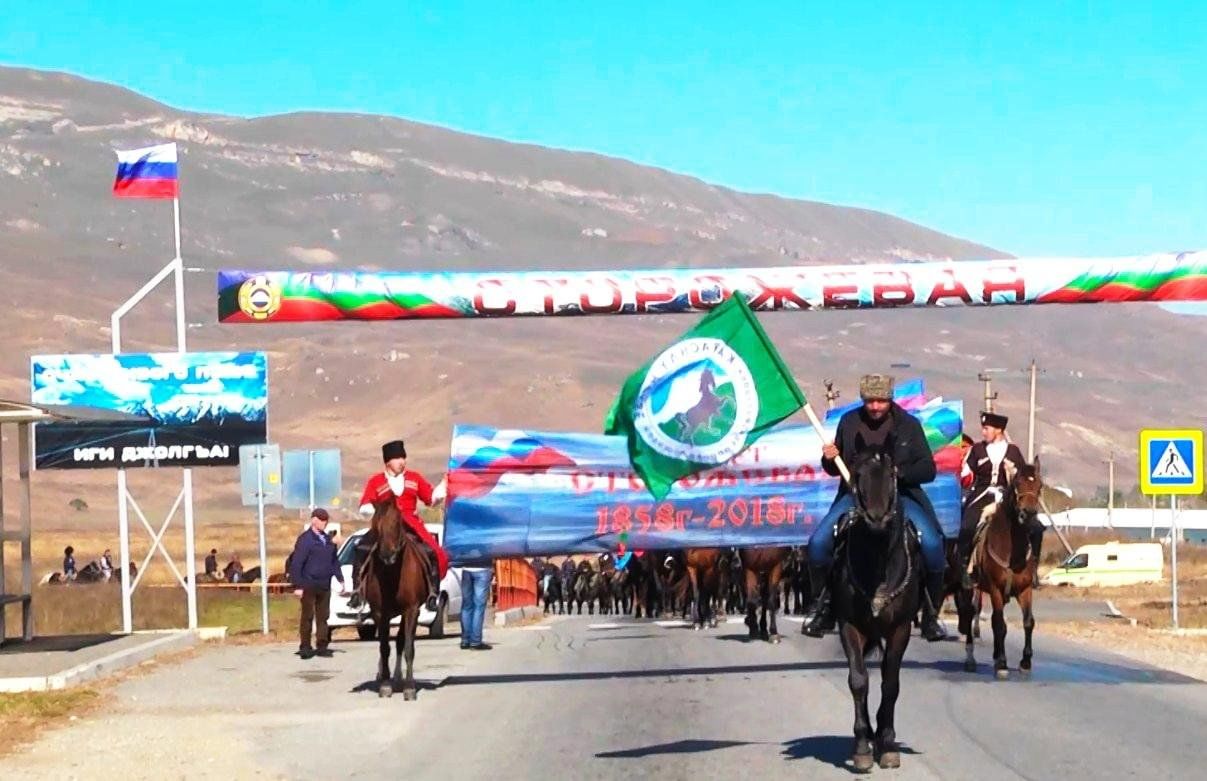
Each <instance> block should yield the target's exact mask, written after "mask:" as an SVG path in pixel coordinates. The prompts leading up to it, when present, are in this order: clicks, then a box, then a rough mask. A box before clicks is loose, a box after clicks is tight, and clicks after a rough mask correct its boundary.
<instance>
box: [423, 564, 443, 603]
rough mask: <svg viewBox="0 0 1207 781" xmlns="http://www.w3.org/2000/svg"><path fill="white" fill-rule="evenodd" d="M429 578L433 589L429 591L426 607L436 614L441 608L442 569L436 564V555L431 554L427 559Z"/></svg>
mask: <svg viewBox="0 0 1207 781" xmlns="http://www.w3.org/2000/svg"><path fill="white" fill-rule="evenodd" d="M427 577H428V584H429V585H430V586H431V588H430V589H428V592H427V604H426V605H424V607H426V608H427V609H428V610H430V611H431V612H433V613H435V612H436V611H437V610H438V609H439V608H440V569H439V567H438V566H437V564H436V555H435V554H429V555H428V557H427Z"/></svg>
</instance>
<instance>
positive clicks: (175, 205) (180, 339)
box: [172, 195, 268, 629]
mask: <svg viewBox="0 0 1207 781" xmlns="http://www.w3.org/2000/svg"><path fill="white" fill-rule="evenodd" d="M172 228H173V233H174V236H175V239H176V257H175V259H174V260H173V261H172V262H173V263H174V264H175V268H174V269H173V274H174V278H175V283H176V350H177V351H178V352H180V353H184V352H186V346H185V316H184V259H183V258H182V257H181V256H180V196H179V195H178V196H177V197H175V198H173V199H172ZM183 483H184V486H183V487H184V568H185V578H186V579H187V581H188V587H187V588H186V589H185V594H186V595H187V596H186V599H187V603H188V620H189V629H196V628H197V560H196V559H197V555H196V554H197V552H196V549H195V547H196V543H195V541H194V540H193V533H194V529H193V470H192V469H189V468H188V467H185V468H184V476H183ZM267 572H268V570H267V568H264V570H263V574H262V575H261V577H265V578H266V577H267Z"/></svg>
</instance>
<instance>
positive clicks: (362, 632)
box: [327, 523, 461, 640]
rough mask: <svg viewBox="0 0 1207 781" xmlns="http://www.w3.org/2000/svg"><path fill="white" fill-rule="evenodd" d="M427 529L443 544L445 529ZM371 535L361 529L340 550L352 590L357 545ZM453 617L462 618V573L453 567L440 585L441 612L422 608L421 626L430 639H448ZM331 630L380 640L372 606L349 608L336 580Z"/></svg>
mask: <svg viewBox="0 0 1207 781" xmlns="http://www.w3.org/2000/svg"><path fill="white" fill-rule="evenodd" d="M424 526H425V527H426V528H427V530H428V531H429V532H431V533H432V536H433V537H435V538H436V542H437V543H439V542H440V533H441V532H442V531H443V530H444V529H443V528H442V527H441V526H439V525H435V524H430V523H428V524H424ZM368 531H369V530H368V529H357V530H356V531H355V532H353V533H352V534H351V536H349V537H348V539H346V540H345V541H344V544H343V545H342V546H340V549H339V565H340V570H342V572H343V575H344V582H345V583H347V584H348V588H351V587H352V562H353V552H354V551H355V549H356V543H357V542H359V541H360V538H361V537H363V536H364V535H365V534H367V533H368ZM450 614H451V615H454V616H459V615H460V614H461V569H460V568H453V567H449V569H448V572H447V573H445V575H444V580H442V581H440V608H439V610H437V611H436V612H435V613H433V612H432V611H430V610H428V609H427V608H426V607H421V608H419V625H420V626H425V627H427V630H428V635H429V636H430V637H444V622H445V620H447V618H448V616H449V615H450ZM399 621H400V618H399V617H397V616H395V617H394V620H392V621H391V622H390V624H391V625H393V626H397V625H398V623H399ZM327 626H329V627H330V628H331V629H332V630H334V629H335V628H336V627H341V626H354V627H356V632H357V634H358V635H359V636H360V639H361V640H372V639H374V638H376V637H377V628H376V627H375V626H373V618H372V616H371V615H370V614H369V606H368V605H367V604H362V605H361V606H360V609H359V610H356V609H353V608H350V607H348V597H345V596H342V595H341V594H340V586H339V581H338V580H335V579H334V578H333V579H332V581H331V615H330V616H329V617H328V619H327Z"/></svg>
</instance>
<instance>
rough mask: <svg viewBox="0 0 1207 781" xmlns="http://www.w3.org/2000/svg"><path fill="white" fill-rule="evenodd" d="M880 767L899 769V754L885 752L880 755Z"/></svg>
mask: <svg viewBox="0 0 1207 781" xmlns="http://www.w3.org/2000/svg"><path fill="white" fill-rule="evenodd" d="M880 767H882V768H884V769H885V770H892V769H894V768H898V767H901V754H900V753H898V752H896V751H886V752H884V753H883V754H881V755H880Z"/></svg>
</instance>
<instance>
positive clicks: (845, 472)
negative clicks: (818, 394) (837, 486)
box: [802, 401, 851, 485]
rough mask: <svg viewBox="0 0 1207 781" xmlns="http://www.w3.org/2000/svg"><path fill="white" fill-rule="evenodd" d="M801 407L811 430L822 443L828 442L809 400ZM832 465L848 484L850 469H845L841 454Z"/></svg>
mask: <svg viewBox="0 0 1207 781" xmlns="http://www.w3.org/2000/svg"><path fill="white" fill-rule="evenodd" d="M802 409H803V410H804V411H805V417H807V418H808V419H809V423H811V424H812V425H813V430H814V431H816V432H817V436H818V437H819V438H820V439H821V441H822V442H823V443H825V442H828V441H829V440H827V439H826V430H825V428H824V427H823V426H822V425H821V421H820V420H818V419H817V413H816V412H814V411H813V407H811V406H809V402H807V401H806V402H805V406H804V407H802ZM834 465H835V466H836V467H838V474H840V475H842V479H843V480H844V481H846V483H847V484H848V485H849V484H850V482H851V471H850V470H849V469H847V465H846V463H844V462H843V460H842V456H838V457H837V458H835V459H834Z"/></svg>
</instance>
